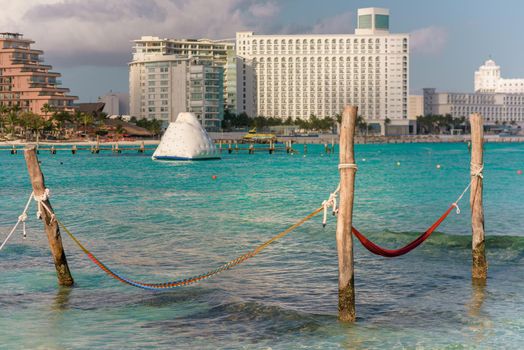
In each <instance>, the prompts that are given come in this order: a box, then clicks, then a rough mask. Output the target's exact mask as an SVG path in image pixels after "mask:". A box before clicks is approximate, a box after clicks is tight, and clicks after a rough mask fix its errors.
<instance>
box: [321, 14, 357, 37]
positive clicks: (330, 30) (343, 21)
mask: <svg viewBox="0 0 524 350" xmlns="http://www.w3.org/2000/svg"><path fill="white" fill-rule="evenodd" d="M354 16H355V14H354V13H353V12H343V13H340V14H338V15H336V16H333V17H328V18H324V19H322V20H320V21H319V22H317V23H316V24H315V25H314V26H313V28H312V29H311V32H312V33H314V34H339V33H342V34H349V33H353V31H354V27H355V26H354V24H353V21H354V19H353V18H354Z"/></svg>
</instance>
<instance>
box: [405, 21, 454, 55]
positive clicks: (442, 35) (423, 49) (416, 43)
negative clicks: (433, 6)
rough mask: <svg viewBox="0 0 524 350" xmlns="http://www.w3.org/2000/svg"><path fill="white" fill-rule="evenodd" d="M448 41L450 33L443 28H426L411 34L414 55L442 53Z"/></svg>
mask: <svg viewBox="0 0 524 350" xmlns="http://www.w3.org/2000/svg"><path fill="white" fill-rule="evenodd" d="M447 40H448V32H447V30H446V29H444V28H441V27H433V26H432V27H426V28H421V29H417V30H414V31H412V32H411V33H410V49H411V52H412V53H414V54H423V55H432V54H438V53H441V52H442V51H443V50H444V47H445V46H446V43H447Z"/></svg>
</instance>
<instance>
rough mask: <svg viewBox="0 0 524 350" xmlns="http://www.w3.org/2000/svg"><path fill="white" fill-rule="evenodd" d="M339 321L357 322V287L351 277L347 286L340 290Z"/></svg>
mask: <svg viewBox="0 0 524 350" xmlns="http://www.w3.org/2000/svg"><path fill="white" fill-rule="evenodd" d="M338 319H339V320H340V321H342V322H355V320H356V319H357V313H356V311H355V286H354V279H353V277H351V279H350V280H349V283H348V284H347V286H346V287H345V288H343V289H339V290H338Z"/></svg>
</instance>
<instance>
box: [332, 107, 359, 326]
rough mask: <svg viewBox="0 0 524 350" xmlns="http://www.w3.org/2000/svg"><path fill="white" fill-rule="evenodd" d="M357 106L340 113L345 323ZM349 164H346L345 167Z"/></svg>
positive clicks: (349, 301)
mask: <svg viewBox="0 0 524 350" xmlns="http://www.w3.org/2000/svg"><path fill="white" fill-rule="evenodd" d="M356 120H357V107H355V106H346V108H344V112H343V113H342V125H341V129H340V158H339V159H340V160H339V161H340V164H346V167H343V168H341V169H340V205H339V211H338V217H337V235H336V237H337V251H338V318H339V319H340V320H341V321H344V322H354V321H355V319H356V312H355V283H354V268H353V236H352V233H351V227H352V222H353V196H354V189H355V173H356V171H357V169H356V166H353V167H351V165H350V164H355V155H354V151H353V143H354V137H355V124H356ZM348 165H349V167H347V166H348Z"/></svg>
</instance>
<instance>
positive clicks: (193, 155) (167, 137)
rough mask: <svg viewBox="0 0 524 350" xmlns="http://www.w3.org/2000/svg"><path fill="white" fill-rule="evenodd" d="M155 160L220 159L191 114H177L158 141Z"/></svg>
mask: <svg viewBox="0 0 524 350" xmlns="http://www.w3.org/2000/svg"><path fill="white" fill-rule="evenodd" d="M152 158H153V159H155V160H207V159H220V155H219V153H218V152H217V150H216V148H215V144H214V143H213V140H211V138H210V137H209V135H208V134H207V132H206V130H205V129H204V128H203V127H202V125H200V123H199V122H198V120H197V118H196V117H195V115H194V114H193V113H188V112H183V113H179V114H178V117H177V119H176V121H175V122H174V123H169V126H168V128H167V130H166V132H165V133H164V136H162V140H160V144H159V145H158V147H157V149H156V150H155V153H153V157H152Z"/></svg>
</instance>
